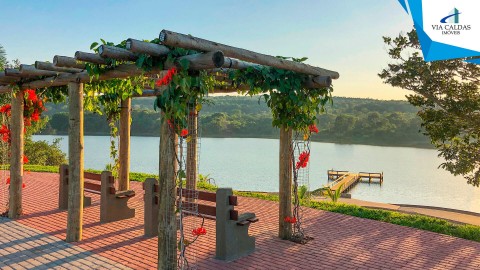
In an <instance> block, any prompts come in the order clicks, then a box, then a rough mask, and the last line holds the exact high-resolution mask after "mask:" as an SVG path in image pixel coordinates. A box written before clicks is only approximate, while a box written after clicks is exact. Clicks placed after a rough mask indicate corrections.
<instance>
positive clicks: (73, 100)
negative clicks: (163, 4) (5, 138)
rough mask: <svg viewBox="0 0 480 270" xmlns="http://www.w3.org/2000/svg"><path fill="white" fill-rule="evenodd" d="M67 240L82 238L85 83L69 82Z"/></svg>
mask: <svg viewBox="0 0 480 270" xmlns="http://www.w3.org/2000/svg"><path fill="white" fill-rule="evenodd" d="M68 98H69V103H70V104H69V129H68V167H69V168H68V220H67V239H66V241H67V242H77V241H80V240H82V223H83V185H84V182H83V84H82V83H68Z"/></svg>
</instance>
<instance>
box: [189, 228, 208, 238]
mask: <svg viewBox="0 0 480 270" xmlns="http://www.w3.org/2000/svg"><path fill="white" fill-rule="evenodd" d="M192 234H193V235H194V236H199V235H205V234H207V230H206V229H205V228H204V227H198V228H196V229H193V231H192Z"/></svg>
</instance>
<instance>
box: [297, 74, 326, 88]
mask: <svg viewBox="0 0 480 270" xmlns="http://www.w3.org/2000/svg"><path fill="white" fill-rule="evenodd" d="M331 85H332V78H331V77H329V76H315V77H313V76H310V77H309V79H308V80H307V81H305V82H303V86H305V87H307V88H324V87H330V86H331Z"/></svg>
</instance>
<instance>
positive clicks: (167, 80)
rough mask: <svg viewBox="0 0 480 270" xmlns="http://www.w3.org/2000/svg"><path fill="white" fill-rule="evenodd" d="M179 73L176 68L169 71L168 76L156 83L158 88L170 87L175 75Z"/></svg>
mask: <svg viewBox="0 0 480 270" xmlns="http://www.w3.org/2000/svg"><path fill="white" fill-rule="evenodd" d="M176 73H177V69H176V68H175V67H173V68H171V69H169V70H168V72H167V74H166V75H165V76H163V78H161V79H159V80H157V82H156V83H155V85H156V86H162V85H168V84H170V82H171V81H172V79H173V75H175V74H176Z"/></svg>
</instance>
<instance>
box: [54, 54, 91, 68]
mask: <svg viewBox="0 0 480 270" xmlns="http://www.w3.org/2000/svg"><path fill="white" fill-rule="evenodd" d="M53 65H54V66H56V67H66V68H78V69H85V63H82V62H79V61H77V60H75V58H72V57H68V56H61V55H55V56H54V57H53Z"/></svg>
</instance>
